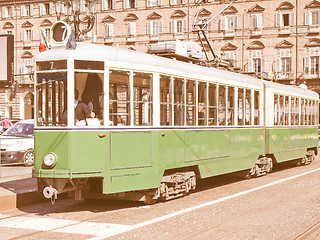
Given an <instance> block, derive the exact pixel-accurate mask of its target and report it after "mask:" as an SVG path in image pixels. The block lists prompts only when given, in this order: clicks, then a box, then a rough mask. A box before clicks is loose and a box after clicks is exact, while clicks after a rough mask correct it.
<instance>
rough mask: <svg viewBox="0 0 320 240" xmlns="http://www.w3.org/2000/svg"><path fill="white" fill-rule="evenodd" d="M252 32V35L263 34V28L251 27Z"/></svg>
mask: <svg viewBox="0 0 320 240" xmlns="http://www.w3.org/2000/svg"><path fill="white" fill-rule="evenodd" d="M250 33H251V36H261V35H262V28H251V29H250Z"/></svg>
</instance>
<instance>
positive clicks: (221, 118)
mask: <svg viewBox="0 0 320 240" xmlns="http://www.w3.org/2000/svg"><path fill="white" fill-rule="evenodd" d="M226 89H227V87H226V86H225V85H219V87H218V125H219V126H225V125H226V114H227V113H226V106H227V101H226V94H227V93H226V92H227V90H226Z"/></svg>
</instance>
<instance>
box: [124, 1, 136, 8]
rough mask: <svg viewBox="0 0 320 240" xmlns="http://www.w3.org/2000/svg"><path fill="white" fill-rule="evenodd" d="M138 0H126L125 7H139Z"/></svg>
mask: <svg viewBox="0 0 320 240" xmlns="http://www.w3.org/2000/svg"><path fill="white" fill-rule="evenodd" d="M138 2H139V1H138V0H124V8H137V7H138Z"/></svg>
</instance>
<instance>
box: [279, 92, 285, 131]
mask: <svg viewBox="0 0 320 240" xmlns="http://www.w3.org/2000/svg"><path fill="white" fill-rule="evenodd" d="M279 107H280V108H279V114H280V122H279V125H284V123H285V115H284V97H283V96H282V95H280V96H279Z"/></svg>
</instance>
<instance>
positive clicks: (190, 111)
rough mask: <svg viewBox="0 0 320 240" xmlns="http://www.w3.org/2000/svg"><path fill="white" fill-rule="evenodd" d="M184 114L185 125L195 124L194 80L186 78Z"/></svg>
mask: <svg viewBox="0 0 320 240" xmlns="http://www.w3.org/2000/svg"><path fill="white" fill-rule="evenodd" d="M186 83H187V88H186V90H187V92H186V98H187V99H186V114H187V126H195V125H196V82H195V81H193V80H186Z"/></svg>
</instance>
